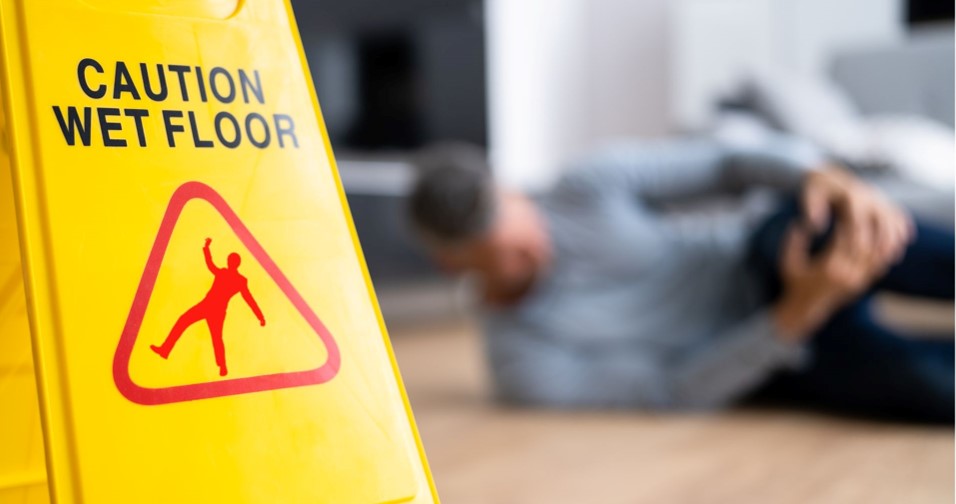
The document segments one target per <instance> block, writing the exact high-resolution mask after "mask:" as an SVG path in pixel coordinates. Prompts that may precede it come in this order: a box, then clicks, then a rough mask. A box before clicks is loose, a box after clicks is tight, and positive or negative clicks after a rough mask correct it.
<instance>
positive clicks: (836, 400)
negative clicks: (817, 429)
mask: <svg viewBox="0 0 956 504" xmlns="http://www.w3.org/2000/svg"><path fill="white" fill-rule="evenodd" d="M799 215H800V212H799V207H798V205H797V204H796V203H795V202H793V201H791V202H789V203H787V204H786V205H785V206H784V208H783V209H782V210H780V211H779V212H778V213H776V214H775V215H773V216H772V217H770V218H769V219H768V220H767V221H766V222H765V223H764V224H763V225H762V226H761V227H760V229H758V231H757V232H756V233H755V234H754V236H753V241H752V247H751V254H750V266H751V267H752V269H753V270H754V271H755V272H756V273H757V274H758V275H759V276H760V277H761V278H762V279H763V280H764V281H765V283H766V287H767V291H768V295H769V297H770V301H771V302H772V301H773V300H774V299H776V298H777V297H778V296H779V294H780V292H781V289H782V285H781V282H780V276H779V270H778V266H779V258H780V253H781V247H782V246H783V237H784V236H785V233H786V230H787V228H788V227H789V225H790V224H791V223H792V222H793V221H794V220H795V219H797V218H799ZM834 225H839V223H837V224H831V228H830V229H829V230H828V231H827V232H825V233H823V234H822V235H821V236H819V237H817V239H816V240H814V243H813V245H812V246H811V251H812V252H811V253H815V252H818V251H819V250H820V249H821V248H822V247H823V246H824V245H825V243H826V242H827V240H828V238H829V236H830V234H831V233H832V228H833V226H834ZM954 261H956V257H954V236H953V232H952V231H950V230H945V229H941V228H938V227H933V226H931V225H928V224H926V223H920V222H918V223H917V235H916V238H915V240H914V241H913V243H911V244H910V245H909V247H908V248H907V250H906V255H905V257H904V259H903V261H902V262H901V263H900V264H898V265H896V266H895V267H893V268H892V269H891V270H890V271H889V272H888V273H887V274H886V276H884V277H883V278H882V279H880V280H879V281H878V282H877V283H876V285H875V286H874V287H873V289H872V290H871V291H870V292H867V293H866V294H864V295H863V296H861V297H859V298H858V299H856V300H855V301H853V302H852V303H850V304H849V305H847V306H845V307H844V308H842V309H841V310H840V311H838V312H837V313H835V314H834V315H833V316H832V317H831V318H830V319H829V320H828V321H827V322H826V323H825V325H824V326H823V327H822V328H821V329H820V330H819V331H817V333H816V334H814V335H813V336H812V338H811V339H810V340H809V342H808V346H809V350H810V352H809V361H808V362H807V363H806V365H805V366H804V367H802V368H800V369H796V370H788V371H781V372H779V373H777V374H776V375H775V376H773V377H772V378H771V379H770V380H769V381H768V382H767V383H766V384H765V385H764V386H763V387H762V388H761V389H759V390H758V391H757V393H756V394H755V395H754V397H755V398H756V399H759V400H766V401H771V402H783V403H787V404H797V405H803V406H807V407H811V408H819V409H825V410H828V411H836V412H842V413H848V414H853V415H862V416H866V417H877V418H884V419H891V420H902V421H914V422H929V423H948V424H951V423H953V408H954V400H953V398H954V390H953V379H954V367H953V361H954V359H953V355H954V345H953V337H952V336H953V335H952V334H949V335H948V337H947V338H945V339H940V338H936V339H917V338H913V336H914V335H909V334H900V333H899V332H897V331H895V330H892V329H890V328H887V327H884V326H883V325H881V324H880V323H879V322H878V321H877V320H876V319H875V318H874V317H873V314H872V303H871V299H872V297H873V294H874V293H875V292H877V291H881V290H885V291H893V292H898V293H901V294H906V295H910V296H917V297H924V298H934V299H943V300H952V299H953V279H954Z"/></svg>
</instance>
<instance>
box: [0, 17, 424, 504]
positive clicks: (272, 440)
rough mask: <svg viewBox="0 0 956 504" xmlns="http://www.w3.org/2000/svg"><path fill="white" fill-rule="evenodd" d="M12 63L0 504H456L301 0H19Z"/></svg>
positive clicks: (1, 42) (0, 220) (6, 145)
mask: <svg viewBox="0 0 956 504" xmlns="http://www.w3.org/2000/svg"><path fill="white" fill-rule="evenodd" d="M0 58H2V59H0V70H2V74H0V87H2V99H0V101H2V103H3V109H2V115H0V140H2V148H3V150H2V154H3V157H2V163H3V164H2V166H3V168H2V169H0V172H2V173H0V404H2V407H3V411H4V414H2V415H0V504H3V503H6V502H29V503H42V502H49V501H51V500H52V501H55V502H58V503H93V504H111V503H123V504H126V503H131V502H135V503H138V504H149V503H170V502H177V503H212V502H216V503H218V502H223V503H225V502H229V503H270V504H272V503H291V504H294V503H334V504H342V503H346V504H347V503H385V502H388V503H398V502H409V503H434V502H438V498H437V495H436V493H435V490H434V485H433V484H432V480H431V475H430V473H429V471H428V467H427V463H426V460H425V456H424V451H423V449H422V446H421V443H420V441H419V438H418V434H417V431H416V428H415V425H414V421H413V418H412V415H411V410H410V408H409V405H408V401H407V399H406V397H405V394H404V390H403V388H402V384H401V379H400V376H399V374H398V369H397V367H396V365H395V361H394V357H393V356H392V352H391V348H390V346H389V343H388V338H387V335H386V332H385V328H384V325H383V324H382V321H381V316H380V314H379V311H378V307H377V304H376V301H375V298H374V294H373V292H372V289H371V284H370V282H369V278H368V273H367V271H366V269H365V265H364V261H363V259H362V256H361V251H360V248H359V245H358V242H357V240H356V238H355V233H354V229H353V226H352V224H351V220H350V217H349V213H348V208H347V205H346V203H345V197H344V193H343V191H342V187H341V183H340V182H339V179H338V175H337V172H336V168H335V163H334V160H333V158H332V154H331V149H330V146H329V142H328V137H327V135H326V133H325V130H324V127H323V125H322V120H321V115H320V112H319V108H318V103H317V101H316V99H315V94H314V91H313V89H312V83H311V80H310V78H309V72H308V69H307V68H306V64H305V58H304V55H303V52H302V48H301V44H300V42H299V39H298V35H297V33H296V28H295V25H294V21H293V17H292V11H291V8H290V7H289V5H288V3H287V1H285V0H137V1H135V2H131V1H128V0H0ZM28 319H29V324H28V323H27V320H28ZM31 348H32V351H31ZM41 417H42V429H41V425H40V423H41Z"/></svg>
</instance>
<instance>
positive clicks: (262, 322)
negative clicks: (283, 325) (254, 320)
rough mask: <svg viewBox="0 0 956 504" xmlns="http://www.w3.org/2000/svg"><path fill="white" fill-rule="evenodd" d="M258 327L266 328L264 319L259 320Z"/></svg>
mask: <svg viewBox="0 0 956 504" xmlns="http://www.w3.org/2000/svg"><path fill="white" fill-rule="evenodd" d="M259 326H260V327H265V326H266V318H265V317H262V318H260V319H259Z"/></svg>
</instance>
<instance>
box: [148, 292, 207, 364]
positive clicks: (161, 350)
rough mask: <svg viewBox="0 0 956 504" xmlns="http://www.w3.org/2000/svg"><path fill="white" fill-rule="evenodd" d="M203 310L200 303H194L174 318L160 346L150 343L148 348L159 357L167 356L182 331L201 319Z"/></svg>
mask: <svg viewBox="0 0 956 504" xmlns="http://www.w3.org/2000/svg"><path fill="white" fill-rule="evenodd" d="M203 311H204V310H203V308H202V306H201V305H196V306H193V307H192V308H190V309H188V310H186V313H183V314H182V315H180V317H179V319H178V320H176V323H175V324H174V325H173V328H172V330H170V331H169V335H168V336H166V341H164V342H163V344H162V345H160V346H156V345H150V346H149V348H150V349H151V350H152V351H154V352H156V353H157V354H158V355H159V356H160V357H162V358H164V359H166V358H169V352H172V351H173V347H174V346H176V342H177V341H179V338H180V336H182V335H183V332H185V331H186V329H188V328H189V326H191V325H193V324H195V323H196V322H199V321H200V320H202V319H203Z"/></svg>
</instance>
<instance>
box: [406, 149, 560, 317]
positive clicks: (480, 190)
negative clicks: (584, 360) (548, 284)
mask: <svg viewBox="0 0 956 504" xmlns="http://www.w3.org/2000/svg"><path fill="white" fill-rule="evenodd" d="M468 161H469V160H463V159H462V157H461V156H457V157H456V156H454V155H450V156H449V155H446V156H443V157H440V159H437V160H436V159H432V160H431V163H426V165H425V171H424V173H423V174H422V176H421V178H420V179H419V181H418V184H417V185H416V187H415V189H414V191H413V192H412V195H411V200H410V205H409V210H410V213H411V218H412V221H413V223H414V225H415V228H416V230H417V232H418V234H419V235H420V236H421V238H422V240H423V241H424V243H425V245H426V247H427V248H428V250H429V252H430V254H431V255H432V257H433V258H434V259H435V260H436V262H438V264H439V265H440V266H441V267H442V268H443V269H444V270H446V271H448V272H450V273H475V274H477V275H478V276H479V277H480V279H481V282H482V286H483V288H484V294H485V299H486V301H488V302H491V303H496V304H509V303H513V302H515V301H518V300H519V299H520V298H521V296H522V295H524V294H525V293H526V292H527V291H528V289H529V288H530V287H531V285H532V284H533V282H534V280H535V279H536V278H537V277H539V276H540V275H541V274H542V272H543V270H544V269H545V268H547V266H548V264H549V262H550V257H551V244H550V240H549V238H548V235H547V229H546V226H545V223H544V221H543V218H542V216H541V214H540V213H539V212H538V209H537V207H536V206H535V205H534V203H533V202H532V201H531V200H530V199H529V198H528V197H526V196H524V195H523V194H520V193H517V192H513V191H507V190H504V189H501V188H499V187H497V186H496V185H495V183H494V181H493V180H492V177H491V174H490V171H489V170H488V169H487V167H484V166H481V165H480V163H474V162H468ZM471 161H473V158H472V159H471Z"/></svg>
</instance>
